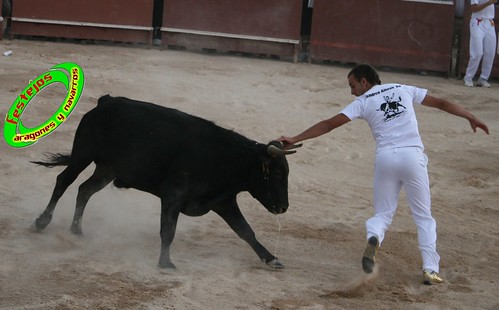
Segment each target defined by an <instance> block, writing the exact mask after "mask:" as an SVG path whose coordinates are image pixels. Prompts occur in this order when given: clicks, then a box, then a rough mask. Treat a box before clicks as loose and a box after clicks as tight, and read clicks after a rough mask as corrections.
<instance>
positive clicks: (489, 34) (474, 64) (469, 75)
mask: <svg viewBox="0 0 499 310" xmlns="http://www.w3.org/2000/svg"><path fill="white" fill-rule="evenodd" d="M496 45H497V42H496V30H495V27H494V22H493V21H492V20H490V19H476V18H472V19H471V20H470V60H469V62H468V67H467V68H466V75H465V76H464V80H466V81H471V80H473V77H474V76H475V74H476V72H477V70H478V66H479V65H480V60H482V70H481V74H480V78H482V79H484V80H488V79H489V76H490V72H491V71H492V66H493V65H494V57H495V54H496ZM482 56H483V57H482Z"/></svg>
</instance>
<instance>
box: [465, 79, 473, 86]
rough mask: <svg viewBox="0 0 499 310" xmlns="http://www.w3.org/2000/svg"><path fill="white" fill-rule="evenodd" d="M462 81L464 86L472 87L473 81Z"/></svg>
mask: <svg viewBox="0 0 499 310" xmlns="http://www.w3.org/2000/svg"><path fill="white" fill-rule="evenodd" d="M463 81H464V86H466V87H473V81H468V80H463Z"/></svg>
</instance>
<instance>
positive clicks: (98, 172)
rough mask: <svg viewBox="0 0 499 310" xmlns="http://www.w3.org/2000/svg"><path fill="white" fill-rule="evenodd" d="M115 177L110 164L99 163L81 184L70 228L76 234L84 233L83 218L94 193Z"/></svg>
mask: <svg viewBox="0 0 499 310" xmlns="http://www.w3.org/2000/svg"><path fill="white" fill-rule="evenodd" d="M114 178H115V176H114V174H113V173H112V171H111V169H110V168H109V167H108V166H103V165H97V166H96V167H95V171H94V174H92V176H91V177H90V178H88V180H86V181H85V182H83V183H82V184H81V185H80V187H79V188H78V196H77V197H76V208H75V214H74V217H73V222H72V223H71V228H70V230H71V232H72V233H74V234H76V235H81V234H82V230H81V220H82V217H83V211H85V207H86V205H87V203H88V200H89V199H90V197H92V195H93V194H95V193H97V192H98V191H100V190H101V189H103V188H104V187H106V185H108V184H109V183H110V182H111V181H112V180H113V179H114Z"/></svg>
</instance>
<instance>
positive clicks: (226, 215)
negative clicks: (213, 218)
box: [213, 198, 284, 269]
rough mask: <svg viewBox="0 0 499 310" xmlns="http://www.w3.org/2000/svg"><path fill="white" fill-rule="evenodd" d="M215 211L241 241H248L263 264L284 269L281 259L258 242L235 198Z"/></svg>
mask: <svg viewBox="0 0 499 310" xmlns="http://www.w3.org/2000/svg"><path fill="white" fill-rule="evenodd" d="M213 211H215V212H216V213H217V214H218V215H220V216H221V217H222V218H223V219H224V220H225V222H227V224H229V226H230V227H231V228H232V230H234V231H235V232H236V233H237V235H238V236H239V237H240V238H241V239H243V240H244V241H246V242H247V243H248V244H249V245H250V246H251V247H252V248H253V250H254V251H255V252H256V254H257V255H258V257H260V260H261V261H262V262H264V263H266V264H267V265H268V266H270V267H272V268H275V269H282V268H284V265H283V264H282V263H281V262H280V261H279V259H278V258H277V257H275V256H274V255H272V254H271V253H270V252H269V251H268V250H267V249H266V248H265V247H264V246H263V245H262V244H261V243H260V242H258V240H257V239H256V237H255V232H254V231H253V229H251V226H250V225H249V224H248V222H247V221H246V219H245V218H244V216H243V214H242V213H241V210H240V209H239V206H238V205H237V201H236V199H235V198H234V199H233V200H231V201H229V202H228V203H226V204H223V205H221V206H220V207H217V208H214V209H213Z"/></svg>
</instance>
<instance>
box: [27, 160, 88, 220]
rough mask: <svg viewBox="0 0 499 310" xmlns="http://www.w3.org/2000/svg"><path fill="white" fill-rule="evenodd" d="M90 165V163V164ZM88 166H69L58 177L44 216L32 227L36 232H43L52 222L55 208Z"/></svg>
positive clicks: (41, 215)
mask: <svg viewBox="0 0 499 310" xmlns="http://www.w3.org/2000/svg"><path fill="white" fill-rule="evenodd" d="M88 164H89V163H88ZM88 164H82V165H79V166H77V165H69V166H68V167H66V169H64V171H62V172H61V173H60V174H59V175H58V176H57V181H56V184H55V187H54V191H53V192H52V197H50V201H49V203H48V205H47V207H46V208H45V211H43V213H42V214H40V216H39V217H38V218H37V219H36V220H35V222H34V223H33V225H32V227H33V228H34V229H36V230H43V229H44V228H45V227H47V225H48V224H49V223H50V221H51V220H52V214H53V213H54V209H55V206H56V205H57V202H58V201H59V199H60V198H61V196H62V195H63V194H64V192H65V191H66V189H67V188H68V187H69V185H71V184H72V183H73V182H74V180H76V178H77V177H78V175H79V174H80V173H81V172H82V171H83V170H84V169H85V168H86V167H87V166H88Z"/></svg>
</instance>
